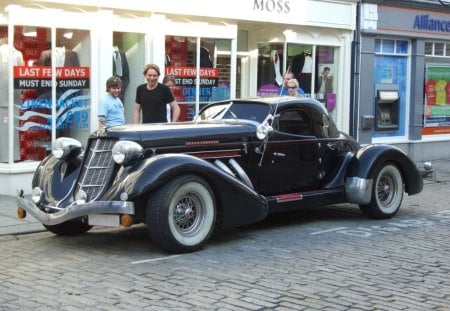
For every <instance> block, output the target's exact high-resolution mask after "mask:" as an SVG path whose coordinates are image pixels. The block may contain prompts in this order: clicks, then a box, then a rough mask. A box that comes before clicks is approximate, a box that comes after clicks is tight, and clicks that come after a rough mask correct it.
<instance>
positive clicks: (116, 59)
mask: <svg viewBox="0 0 450 311" xmlns="http://www.w3.org/2000/svg"><path fill="white" fill-rule="evenodd" d="M112 54H113V76H116V77H119V78H120V80H122V90H121V91H120V95H119V98H120V100H121V101H122V103H125V101H124V98H125V90H126V88H127V86H128V84H129V83H130V68H129V66H128V60H127V56H126V55H125V53H124V52H123V51H120V50H119V48H118V47H117V46H114V47H113V53H112Z"/></svg>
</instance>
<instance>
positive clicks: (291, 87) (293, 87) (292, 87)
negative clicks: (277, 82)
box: [287, 86, 297, 90]
mask: <svg viewBox="0 0 450 311" xmlns="http://www.w3.org/2000/svg"><path fill="white" fill-rule="evenodd" d="M287 88H288V89H291V90H293V89H296V88H297V87H295V86H288V87H287Z"/></svg>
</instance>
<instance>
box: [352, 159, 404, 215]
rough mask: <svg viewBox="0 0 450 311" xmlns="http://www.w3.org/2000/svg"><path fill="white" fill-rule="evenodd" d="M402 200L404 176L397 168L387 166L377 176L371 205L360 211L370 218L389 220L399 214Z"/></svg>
mask: <svg viewBox="0 0 450 311" xmlns="http://www.w3.org/2000/svg"><path fill="white" fill-rule="evenodd" d="M402 200H403V179H402V175H401V174H400V171H399V169H398V168H397V166H395V165H393V164H385V165H383V166H382V167H381V168H380V169H379V170H378V173H376V174H375V178H374V184H373V186H372V199H371V201H370V203H369V204H367V205H360V209H361V211H362V213H363V214H364V215H366V216H367V217H369V218H376V219H387V218H391V217H392V216H394V215H395V214H396V213H397V211H398V209H399V208H400V205H401V204H402Z"/></svg>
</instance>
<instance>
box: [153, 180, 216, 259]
mask: <svg viewBox="0 0 450 311" xmlns="http://www.w3.org/2000/svg"><path fill="white" fill-rule="evenodd" d="M146 212H147V215H146V223H147V226H148V231H149V233H150V236H151V238H152V240H153V241H154V242H155V243H157V244H158V245H159V246H160V247H162V248H163V249H165V250H167V251H169V252H177V253H184V252H191V251H195V250H197V249H199V248H201V247H202V246H203V244H204V243H205V242H206V241H207V240H208V238H209V237H210V235H211V233H212V231H213V229H214V223H215V219H216V208H215V202H214V196H213V192H212V190H211V188H210V187H209V185H208V184H207V183H206V182H205V181H204V180H203V179H202V178H200V177H197V176H194V175H185V176H180V177H178V178H175V179H174V180H172V181H171V182H169V183H168V184H166V185H165V186H163V187H161V188H160V189H159V190H158V191H156V192H155V193H154V194H153V195H152V196H151V197H150V198H149V200H148V203H147V211H146Z"/></svg>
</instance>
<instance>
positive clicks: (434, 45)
mask: <svg viewBox="0 0 450 311" xmlns="http://www.w3.org/2000/svg"><path fill="white" fill-rule="evenodd" d="M425 55H426V56H437V57H450V44H449V43H444V42H430V41H428V42H425Z"/></svg>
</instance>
